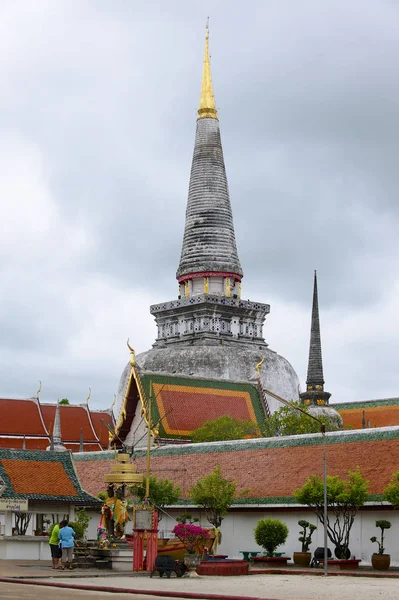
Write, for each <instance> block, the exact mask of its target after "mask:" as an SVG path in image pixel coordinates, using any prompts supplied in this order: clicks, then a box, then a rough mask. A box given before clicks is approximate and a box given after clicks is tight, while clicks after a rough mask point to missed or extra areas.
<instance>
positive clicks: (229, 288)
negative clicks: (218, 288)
mask: <svg viewBox="0 0 399 600" xmlns="http://www.w3.org/2000/svg"><path fill="white" fill-rule="evenodd" d="M225 281H226V296H227V297H230V296H231V283H230V277H226V279H225Z"/></svg>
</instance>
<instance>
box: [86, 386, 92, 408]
mask: <svg viewBox="0 0 399 600" xmlns="http://www.w3.org/2000/svg"><path fill="white" fill-rule="evenodd" d="M90 396H91V388H89V394H88V396H87V398H86V406H89V400H90Z"/></svg>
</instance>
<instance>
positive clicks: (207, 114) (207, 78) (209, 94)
mask: <svg viewBox="0 0 399 600" xmlns="http://www.w3.org/2000/svg"><path fill="white" fill-rule="evenodd" d="M198 118H199V119H205V118H210V119H217V118H218V113H217V110H216V104H215V95H214V93H213V85H212V75H211V63H210V60H209V17H208V19H207V22H206V32H205V56H204V66H203V69H202V86H201V98H200V105H199V109H198Z"/></svg>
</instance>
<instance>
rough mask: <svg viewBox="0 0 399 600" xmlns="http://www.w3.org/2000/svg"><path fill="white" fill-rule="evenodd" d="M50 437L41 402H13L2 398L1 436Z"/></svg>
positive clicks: (0, 403) (0, 414)
mask: <svg viewBox="0 0 399 600" xmlns="http://www.w3.org/2000/svg"><path fill="white" fill-rule="evenodd" d="M21 431H23V432H24V434H25V435H33V436H35V437H48V431H47V429H46V426H45V423H44V421H43V416H42V413H41V409H40V404H39V401H38V400H37V399H36V398H32V399H27V400H11V399H8V398H0V435H2V434H8V435H15V434H20V433H21Z"/></svg>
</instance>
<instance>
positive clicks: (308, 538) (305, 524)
mask: <svg viewBox="0 0 399 600" xmlns="http://www.w3.org/2000/svg"><path fill="white" fill-rule="evenodd" d="M298 525H299V526H300V527H302V531H300V532H299V536H300V537H299V538H298V540H299V541H300V542H301V544H302V550H301V552H309V546H310V544H311V543H312V535H313V532H314V531H315V530H316V529H317V527H316V525H312V523H309V521H304V520H303V519H302V520H301V521H298ZM308 529H309V533H308V534H307V535H306V532H307V530H308Z"/></svg>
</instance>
